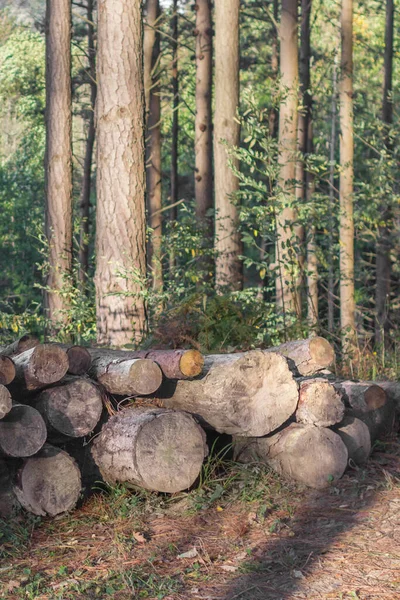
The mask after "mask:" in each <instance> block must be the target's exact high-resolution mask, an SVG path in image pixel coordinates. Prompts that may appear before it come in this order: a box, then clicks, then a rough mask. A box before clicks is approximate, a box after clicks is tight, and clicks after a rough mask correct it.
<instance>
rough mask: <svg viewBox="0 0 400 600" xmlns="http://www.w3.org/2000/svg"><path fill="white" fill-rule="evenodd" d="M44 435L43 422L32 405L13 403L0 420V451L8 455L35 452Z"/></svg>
mask: <svg viewBox="0 0 400 600" xmlns="http://www.w3.org/2000/svg"><path fill="white" fill-rule="evenodd" d="M46 436H47V430H46V425H45V422H44V420H43V418H42V416H41V414H40V413H39V412H38V411H37V410H36V409H35V408H33V407H32V406H25V405H24V404H14V405H13V407H12V408H11V410H10V412H9V413H8V414H6V416H5V417H4V418H3V419H2V420H1V421H0V451H1V452H2V454H4V455H6V456H9V457H13V458H18V457H26V456H32V455H33V454H36V452H39V450H40V449H41V448H42V446H43V444H44V443H45V441H46Z"/></svg>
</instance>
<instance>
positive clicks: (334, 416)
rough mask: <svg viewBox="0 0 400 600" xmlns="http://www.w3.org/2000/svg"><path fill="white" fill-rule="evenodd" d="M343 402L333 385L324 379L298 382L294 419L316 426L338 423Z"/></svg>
mask: <svg viewBox="0 0 400 600" xmlns="http://www.w3.org/2000/svg"><path fill="white" fill-rule="evenodd" d="M344 410H345V407H344V404H343V402H342V400H341V397H340V394H339V393H338V392H337V391H336V389H335V387H334V386H333V385H332V384H331V383H330V382H329V381H327V380H326V379H309V380H306V381H302V382H301V383H300V392H299V405H298V408H297V411H296V421H297V422H298V423H304V424H306V425H307V424H308V425H316V426H317V427H329V426H331V425H335V424H336V423H340V421H341V420H342V419H343V416H344Z"/></svg>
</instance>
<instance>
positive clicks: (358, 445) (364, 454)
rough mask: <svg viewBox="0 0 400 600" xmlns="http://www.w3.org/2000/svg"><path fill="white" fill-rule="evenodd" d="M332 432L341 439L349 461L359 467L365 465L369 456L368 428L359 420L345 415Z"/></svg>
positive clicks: (369, 438) (369, 437)
mask: <svg viewBox="0 0 400 600" xmlns="http://www.w3.org/2000/svg"><path fill="white" fill-rule="evenodd" d="M334 431H335V432H336V433H337V434H338V435H340V437H341V438H342V440H343V442H344V444H345V446H346V448H347V452H348V454H349V461H351V460H352V461H353V462H354V463H355V464H356V465H360V466H361V465H363V464H365V463H366V462H367V459H368V457H369V455H370V454H371V436H370V433H369V429H368V426H367V425H366V424H365V423H364V422H363V421H361V420H360V419H357V418H356V417H352V416H350V415H347V416H346V417H345V418H344V419H343V421H342V423H340V425H338V426H337V427H335V428H334Z"/></svg>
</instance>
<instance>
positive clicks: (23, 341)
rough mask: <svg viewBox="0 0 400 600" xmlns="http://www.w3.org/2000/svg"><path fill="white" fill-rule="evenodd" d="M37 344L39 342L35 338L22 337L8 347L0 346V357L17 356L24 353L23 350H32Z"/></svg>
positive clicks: (29, 336) (30, 336)
mask: <svg viewBox="0 0 400 600" xmlns="http://www.w3.org/2000/svg"><path fill="white" fill-rule="evenodd" d="M38 344H39V340H38V338H36V337H35V336H33V335H23V336H22V337H20V338H18V339H17V340H15V342H13V343H12V344H9V345H8V346H0V355H2V356H11V357H13V356H16V355H17V354H21V353H22V352H25V350H30V349H31V348H34V347H35V346H37V345H38Z"/></svg>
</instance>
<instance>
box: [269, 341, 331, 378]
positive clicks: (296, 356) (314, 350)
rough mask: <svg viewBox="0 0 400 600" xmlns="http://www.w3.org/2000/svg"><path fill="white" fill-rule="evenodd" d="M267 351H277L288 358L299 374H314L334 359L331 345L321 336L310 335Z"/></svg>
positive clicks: (326, 366)
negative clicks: (310, 336)
mask: <svg viewBox="0 0 400 600" xmlns="http://www.w3.org/2000/svg"><path fill="white" fill-rule="evenodd" d="M267 352H279V353H280V354H283V356H286V358H289V359H290V360H291V361H292V362H293V363H294V365H295V366H296V369H297V371H298V372H299V374H300V375H315V373H318V372H319V371H322V370H324V369H327V368H328V367H329V366H330V365H331V364H332V363H333V362H334V360H335V351H334V349H333V347H332V345H331V344H330V343H329V342H328V340H326V339H325V338H322V337H312V338H308V339H306V340H297V341H294V342H286V343H285V344H281V345H280V346H275V347H274V348H268V349H267Z"/></svg>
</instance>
